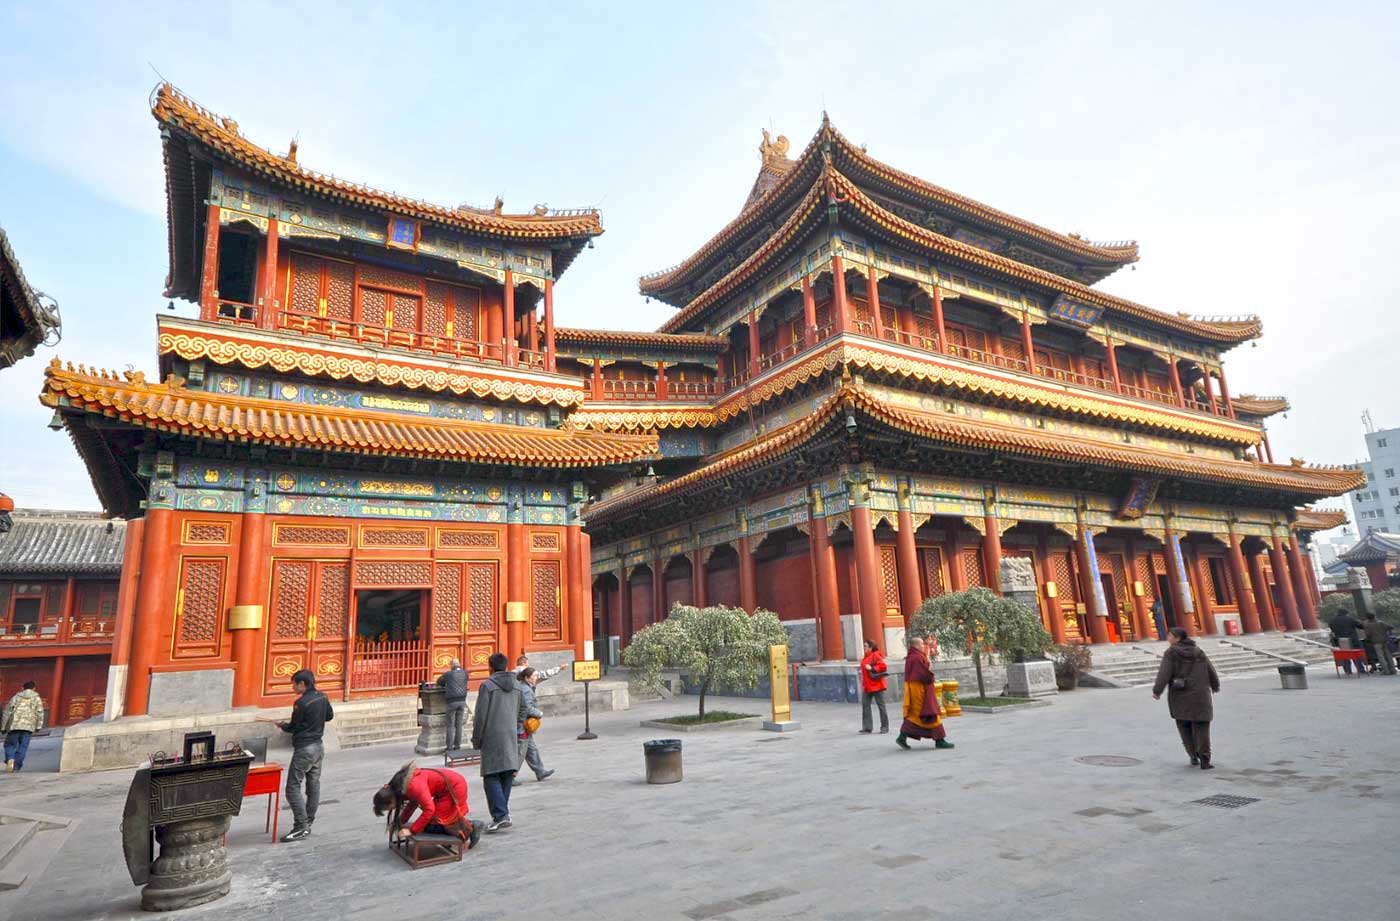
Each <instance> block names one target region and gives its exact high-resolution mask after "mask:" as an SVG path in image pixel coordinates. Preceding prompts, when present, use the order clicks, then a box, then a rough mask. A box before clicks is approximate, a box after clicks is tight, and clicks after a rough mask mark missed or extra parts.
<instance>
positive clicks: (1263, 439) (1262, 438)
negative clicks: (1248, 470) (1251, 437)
mask: <svg viewBox="0 0 1400 921" xmlns="http://www.w3.org/2000/svg"><path fill="white" fill-rule="evenodd" d="M1259 442H1260V444H1262V445H1263V446H1264V457H1265V458H1267V459H1268V461H1269V463H1271V464H1272V463H1273V462H1274V449H1273V448H1271V447H1270V446H1269V433H1268V431H1266V430H1265V429H1264V427H1263V426H1260V427H1259Z"/></svg>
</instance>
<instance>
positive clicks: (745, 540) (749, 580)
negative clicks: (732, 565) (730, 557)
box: [739, 527, 758, 614]
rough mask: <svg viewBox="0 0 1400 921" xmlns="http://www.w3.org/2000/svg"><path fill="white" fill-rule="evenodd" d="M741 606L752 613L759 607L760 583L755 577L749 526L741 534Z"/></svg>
mask: <svg viewBox="0 0 1400 921" xmlns="http://www.w3.org/2000/svg"><path fill="white" fill-rule="evenodd" d="M739 607H741V608H743V609H744V610H745V611H748V612H749V613H750V614H752V613H753V612H754V609H755V608H757V607H758V585H757V584H756V583H755V578H754V568H753V551H752V550H751V549H750V547H749V534H748V528H747V527H745V528H744V531H743V533H742V534H741V535H740V536H739Z"/></svg>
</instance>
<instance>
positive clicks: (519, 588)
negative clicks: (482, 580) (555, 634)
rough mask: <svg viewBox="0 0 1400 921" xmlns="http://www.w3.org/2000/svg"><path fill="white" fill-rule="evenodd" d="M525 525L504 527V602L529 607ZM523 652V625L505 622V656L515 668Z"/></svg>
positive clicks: (515, 522) (512, 523)
mask: <svg viewBox="0 0 1400 921" xmlns="http://www.w3.org/2000/svg"><path fill="white" fill-rule="evenodd" d="M525 566H526V554H525V525H524V524H523V523H521V522H518V521H512V522H510V523H508V524H507V525H506V601H507V602H512V601H518V602H522V603H524V604H525V605H526V608H527V613H528V607H529V599H528V593H527V592H526V590H525V584H526V579H525ZM524 651H525V623H524V622H523V621H518V620H515V621H506V656H507V657H508V658H509V659H510V665H511V667H512V668H514V667H515V660H516V658H517V657H518V656H519V655H520V654H521V653H522V652H524Z"/></svg>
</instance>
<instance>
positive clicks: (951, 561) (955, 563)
mask: <svg viewBox="0 0 1400 921" xmlns="http://www.w3.org/2000/svg"><path fill="white" fill-rule="evenodd" d="M950 530H951V529H950ZM943 550H944V556H946V557H947V558H948V587H949V588H951V589H952V590H953V591H955V592H965V591H967V570H965V569H963V561H962V551H963V548H962V547H960V546H958V537H957V533H956V532H954V533H953V534H952V535H950V536H949V537H948V541H947V543H945V544H944V545H943Z"/></svg>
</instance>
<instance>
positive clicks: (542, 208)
mask: <svg viewBox="0 0 1400 921" xmlns="http://www.w3.org/2000/svg"><path fill="white" fill-rule="evenodd" d="M530 210H531V211H533V212H534V214H535V216H536V217H544V216H545V215H546V214H548V213H549V205H535V207H533V208H531V209H530Z"/></svg>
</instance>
